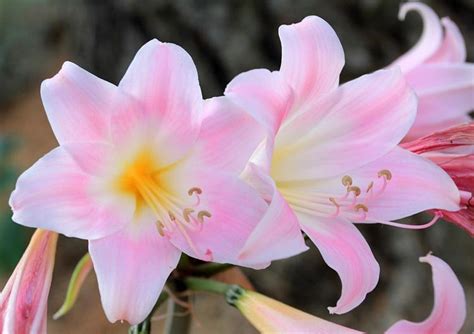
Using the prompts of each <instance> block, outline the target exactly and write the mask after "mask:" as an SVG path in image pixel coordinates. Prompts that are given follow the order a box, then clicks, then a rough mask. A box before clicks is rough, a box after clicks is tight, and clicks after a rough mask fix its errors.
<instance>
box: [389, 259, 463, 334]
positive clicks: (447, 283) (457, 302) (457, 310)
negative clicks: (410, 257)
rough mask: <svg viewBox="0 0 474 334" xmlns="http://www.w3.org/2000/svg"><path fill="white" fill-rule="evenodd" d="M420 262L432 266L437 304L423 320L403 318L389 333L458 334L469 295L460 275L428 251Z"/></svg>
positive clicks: (435, 301)
mask: <svg viewBox="0 0 474 334" xmlns="http://www.w3.org/2000/svg"><path fill="white" fill-rule="evenodd" d="M420 262H425V263H428V264H429V265H431V269H432V270H433V287H434V306H433V310H432V311H431V314H430V315H429V317H428V318H427V319H425V320H424V321H422V322H411V321H407V320H400V321H398V322H396V323H395V324H394V325H392V326H391V327H390V328H389V329H388V330H387V332H386V333H387V334H397V333H405V334H409V333H413V334H415V333H416V334H425V333H426V334H429V333H458V332H459V331H460V330H461V327H462V325H463V324H464V320H465V319H466V296H465V295H464V291H463V288H462V286H461V283H460V282H459V280H458V278H457V277H456V274H455V273H454V272H453V270H452V269H451V268H450V267H449V265H448V264H447V263H446V262H444V261H443V260H441V259H440V258H438V257H436V256H433V255H430V254H428V255H427V256H425V257H421V258H420Z"/></svg>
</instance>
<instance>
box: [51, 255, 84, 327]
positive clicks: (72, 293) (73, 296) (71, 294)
mask: <svg viewBox="0 0 474 334" xmlns="http://www.w3.org/2000/svg"><path fill="white" fill-rule="evenodd" d="M91 269H92V260H91V257H90V255H89V253H86V255H84V256H83V257H82V259H81V260H80V261H79V262H78V263H77V265H76V268H74V272H73V273H72V276H71V280H70V281H69V286H68V288H67V293H66V298H65V300H64V303H63V305H62V306H61V308H60V309H59V310H58V311H57V312H56V313H55V314H54V315H53V319H54V320H57V319H59V318H60V317H62V316H64V315H65V314H66V313H68V312H69V311H70V310H71V309H72V308H73V306H74V304H75V302H76V300H77V296H78V295H79V291H80V290H81V287H82V284H83V283H84V280H85V279H86V277H87V275H88V274H89V272H90V271H91Z"/></svg>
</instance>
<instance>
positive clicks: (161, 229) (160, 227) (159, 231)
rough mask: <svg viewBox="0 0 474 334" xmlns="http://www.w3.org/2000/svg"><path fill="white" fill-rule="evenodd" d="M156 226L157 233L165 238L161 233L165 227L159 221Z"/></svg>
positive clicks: (163, 233)
mask: <svg viewBox="0 0 474 334" xmlns="http://www.w3.org/2000/svg"><path fill="white" fill-rule="evenodd" d="M156 226H158V233H159V234H160V235H161V236H162V237H164V236H165V232H164V231H163V229H164V228H165V225H163V223H162V222H160V221H159V220H158V221H157V222H156Z"/></svg>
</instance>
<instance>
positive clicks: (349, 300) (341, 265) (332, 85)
mask: <svg viewBox="0 0 474 334" xmlns="http://www.w3.org/2000/svg"><path fill="white" fill-rule="evenodd" d="M279 33H280V39H281V43H282V64H281V69H280V72H279V73H270V72H269V71H267V70H253V71H250V72H247V73H243V74H241V75H239V76H237V77H236V78H235V79H234V80H233V81H232V82H231V83H230V84H229V85H228V87H227V89H226V91H225V98H226V99H228V100H230V101H232V102H233V103H234V104H236V105H239V106H240V107H242V108H244V109H246V110H247V111H248V112H249V113H251V114H252V115H253V116H254V117H255V118H256V119H257V120H258V121H259V122H260V124H262V127H264V128H265V129H266V130H267V132H266V133H267V136H266V137H260V138H259V140H260V142H259V144H256V145H255V146H257V145H259V146H258V148H257V150H256V151H255V152H254V155H253V156H252V158H251V159H250V163H249V164H248V166H247V168H246V170H245V172H244V176H245V177H246V179H247V180H248V181H249V182H250V183H251V184H252V185H254V187H255V188H256V189H258V190H259V192H260V193H261V194H262V196H263V197H264V198H265V200H266V201H267V202H269V203H270V211H271V212H274V213H275V214H274V215H273V217H274V219H273V220H271V221H264V222H262V223H261V224H260V225H259V228H258V233H255V234H253V235H252V237H251V238H250V239H249V240H248V241H247V243H246V246H245V247H244V249H243V250H242V253H241V255H240V257H241V258H242V259H245V258H246V257H247V256H251V255H252V254H255V253H259V254H260V256H261V257H260V259H261V261H262V262H265V261H267V260H268V257H270V256H272V253H270V252H267V251H266V250H267V248H268V247H269V246H270V245H272V244H274V243H278V242H279V240H285V241H286V242H287V240H289V239H294V240H298V238H301V236H300V235H299V233H298V232H297V231H296V229H294V228H293V226H294V225H296V224H297V223H299V225H300V227H301V229H302V230H303V231H304V232H305V233H306V234H307V235H308V236H309V238H310V239H311V240H312V241H313V242H314V243H315V244H316V246H317V247H318V248H319V250H320V252H321V254H322V256H323V258H324V260H325V261H326V263H327V264H328V265H329V266H330V267H331V268H333V269H334V270H336V271H337V273H338V274H339V276H340V279H341V281H342V294H341V298H340V299H339V301H338V302H337V305H336V307H331V308H329V310H330V312H332V313H345V312H348V311H350V310H351V309H353V308H354V307H356V306H357V305H359V304H360V303H361V302H362V301H363V300H364V298H365V296H366V294H367V293H368V292H370V291H371V290H373V289H374V287H375V286H376V284H377V281H378V277H379V265H378V263H377V261H376V260H375V258H374V256H373V254H372V252H371V250H370V247H369V246H368V244H367V242H366V241H365V239H364V238H363V236H362V235H361V233H360V232H359V231H358V229H357V228H356V227H355V226H354V225H353V224H352V222H355V223H383V224H388V225H394V226H402V227H406V228H424V227H427V226H430V224H431V223H433V222H434V221H435V220H436V219H435V220H434V221H433V222H431V223H430V224H426V225H424V226H409V225H402V224H397V223H393V222H391V220H395V219H399V218H402V217H407V216H410V215H413V214H415V213H417V212H421V211H424V210H427V209H432V208H439V209H445V210H458V209H459V201H460V199H459V191H458V189H457V188H456V186H455V184H454V183H453V181H452V180H451V179H450V178H449V176H448V175H447V174H446V173H445V172H444V171H443V170H442V169H441V168H439V167H437V166H436V165H435V164H433V163H432V162H430V161H428V160H426V159H423V158H421V157H419V156H418V155H416V154H413V153H411V152H409V151H406V150H404V149H401V148H399V147H397V144H398V143H399V142H400V140H401V139H402V138H403V137H404V136H405V134H406V133H407V131H408V130H409V129H410V127H411V125H412V124H413V120H414V118H415V114H416V97H415V95H414V93H413V91H412V90H411V89H410V88H409V87H408V85H407V84H406V82H405V80H404V78H403V76H402V74H401V73H400V71H399V70H396V69H395V70H382V71H378V72H375V73H373V74H370V75H366V76H363V77H361V78H359V79H356V80H353V81H351V82H348V83H346V84H344V85H342V86H340V87H338V83H339V74H340V72H341V69H342V67H343V65H344V52H343V49H342V46H341V44H340V42H339V40H338V38H337V36H336V34H335V32H334V30H333V29H332V28H331V27H330V26H329V25H328V24H327V23H326V22H325V21H324V20H322V19H321V18H319V17H307V18H305V19H304V20H303V21H302V22H300V23H298V24H294V25H289V26H282V27H280V30H279ZM280 80H284V81H285V82H287V83H288V84H289V85H290V86H291V87H292V89H293V90H294V101H293V104H292V106H290V108H289V111H288V110H287V109H280V111H281V112H280V113H270V112H267V110H266V109H262V108H257V107H256V106H257V105H258V104H257V103H256V102H255V100H256V99H257V98H258V99H259V100H260V99H261V98H262V97H265V98H266V100H268V101H272V100H274V99H278V98H279V96H281V94H283V93H284V91H283V90H281V89H279V87H281V84H280V83H279V82H280ZM277 83H278V84H277ZM222 109H223V110H221V112H222V113H224V112H226V111H228V107H227V105H225V104H223V106H222ZM241 157H243V155H242V156H241ZM223 165H224V166H225V165H227V164H225V163H223ZM276 213H278V215H277V214H276ZM295 222H296V223H295ZM284 226H291V228H290V227H288V228H286V230H285V233H284V234H280V231H282V230H284V229H285V228H284ZM275 238H276V239H275ZM295 244H298V243H297V242H295ZM288 250H289V248H287V249H286V250H285V251H288Z"/></svg>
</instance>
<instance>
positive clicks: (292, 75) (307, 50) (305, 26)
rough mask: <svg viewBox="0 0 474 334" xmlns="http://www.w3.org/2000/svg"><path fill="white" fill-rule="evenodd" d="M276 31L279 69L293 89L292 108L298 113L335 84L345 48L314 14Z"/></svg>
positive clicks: (326, 24) (341, 66) (335, 86)
mask: <svg viewBox="0 0 474 334" xmlns="http://www.w3.org/2000/svg"><path fill="white" fill-rule="evenodd" d="M278 33H279V35H280V41H281V46H282V59H281V67H280V72H281V74H282V75H283V77H284V78H285V80H286V81H287V82H288V84H290V86H292V87H293V89H294V92H295V105H294V107H293V109H292V112H295V113H297V112H298V111H299V110H300V109H305V105H306V104H307V103H310V102H312V101H314V100H315V99H319V98H320V97H321V96H322V95H324V94H327V93H329V92H331V91H333V90H334V89H336V88H337V86H338V85H339V75H340V73H341V70H342V68H343V66H344V50H343V49H342V45H341V42H340V41H339V38H338V37H337V35H336V32H335V31H334V30H333V28H332V27H331V26H330V25H329V24H328V23H327V22H326V21H324V20H323V19H322V18H320V17H317V16H308V17H306V18H304V19H303V20H302V21H301V22H299V23H296V24H292V25H282V26H280V28H279V30H278Z"/></svg>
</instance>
